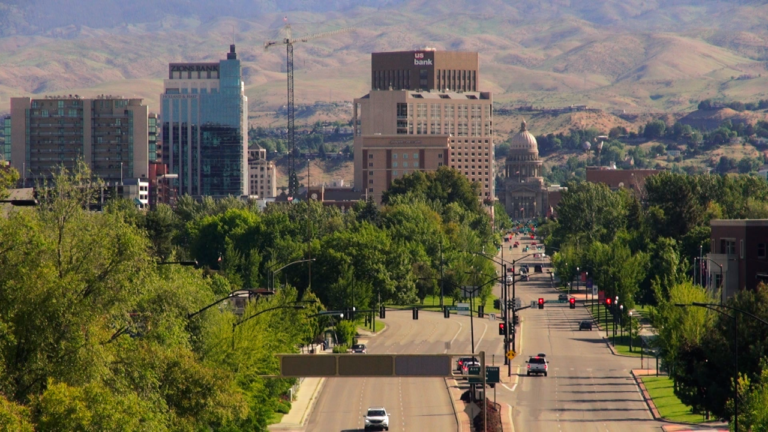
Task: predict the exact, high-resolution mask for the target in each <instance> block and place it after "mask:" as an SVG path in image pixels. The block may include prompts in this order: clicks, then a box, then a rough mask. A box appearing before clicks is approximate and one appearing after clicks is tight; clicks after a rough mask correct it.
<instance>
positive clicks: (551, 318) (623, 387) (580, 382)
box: [497, 240, 662, 432]
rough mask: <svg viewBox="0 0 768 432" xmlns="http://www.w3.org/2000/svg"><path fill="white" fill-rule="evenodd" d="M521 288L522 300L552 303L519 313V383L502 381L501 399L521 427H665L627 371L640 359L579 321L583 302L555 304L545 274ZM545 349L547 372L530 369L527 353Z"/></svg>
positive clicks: (623, 430)
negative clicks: (619, 352) (620, 352)
mask: <svg viewBox="0 0 768 432" xmlns="http://www.w3.org/2000/svg"><path fill="white" fill-rule="evenodd" d="M529 242H530V240H528V241H523V242H521V245H525V244H528V243H529ZM505 244H506V243H505ZM519 250H520V249H515V250H514V252H517V251H519ZM522 255H523V254H522V253H513V255H511V256H510V254H509V251H508V250H507V251H505V256H504V258H505V260H508V259H509V260H511V259H515V258H519V257H520V256H522ZM528 261H529V260H526V261H525V262H528ZM582 289H583V288H582ZM517 294H518V296H519V297H521V298H522V301H523V305H528V304H530V301H531V300H536V299H538V298H539V297H543V298H545V299H546V300H547V301H548V302H552V303H547V304H546V305H545V307H544V309H543V310H540V309H538V308H536V309H527V310H524V311H522V312H521V317H522V321H523V327H524V328H523V342H522V349H521V355H520V356H519V357H518V358H516V359H515V360H514V361H513V373H515V366H518V367H519V372H520V373H519V376H518V378H517V379H518V382H517V385H516V386H515V385H514V384H513V385H511V386H508V387H510V388H512V389H514V391H510V390H508V389H506V388H505V389H504V390H502V391H500V392H499V393H497V394H498V396H499V399H500V401H503V402H505V403H509V404H510V405H511V406H512V407H513V421H514V425H515V429H516V431H525V432H528V431H532V432H537V431H542V432H544V431H547V432H548V431H600V432H610V431H621V432H630V431H657V430H660V428H661V425H662V423H660V422H656V421H654V420H653V418H652V417H651V415H650V413H649V412H648V409H647V407H646V405H645V402H644V401H643V398H642V396H641V394H640V392H639V389H638V387H637V385H636V384H635V382H634V380H633V379H632V377H631V375H630V372H629V371H630V369H632V368H638V367H639V366H640V365H639V360H635V359H631V358H625V357H617V356H614V355H612V354H611V352H610V351H609V349H608V348H607V347H606V345H605V343H604V342H603V340H602V338H600V336H599V332H598V331H596V330H595V331H592V332H589V331H582V332H580V331H579V329H578V323H579V321H581V320H583V319H588V318H589V314H588V312H587V311H586V309H584V308H583V306H581V305H579V306H578V307H577V308H576V309H570V308H569V307H568V304H559V303H556V302H557V295H558V294H559V292H557V291H555V290H554V289H553V288H551V283H550V282H549V276H548V275H547V274H546V273H544V274H534V275H533V277H532V278H531V281H530V282H522V283H518V284H517ZM540 352H541V353H546V354H547V358H548V359H549V361H550V365H549V367H550V369H549V376H548V377H543V376H541V377H538V376H532V377H528V376H526V374H525V368H526V365H525V360H526V359H527V358H528V356H530V355H536V354H538V353H540Z"/></svg>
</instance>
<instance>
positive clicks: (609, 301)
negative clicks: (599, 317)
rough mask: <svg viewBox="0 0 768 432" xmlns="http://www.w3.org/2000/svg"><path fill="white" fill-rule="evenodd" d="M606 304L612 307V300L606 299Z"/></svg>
mask: <svg viewBox="0 0 768 432" xmlns="http://www.w3.org/2000/svg"><path fill="white" fill-rule="evenodd" d="M605 304H606V305H608V306H610V305H611V299H610V298H607V299H605Z"/></svg>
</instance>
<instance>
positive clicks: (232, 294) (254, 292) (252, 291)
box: [187, 288, 274, 319]
mask: <svg viewBox="0 0 768 432" xmlns="http://www.w3.org/2000/svg"><path fill="white" fill-rule="evenodd" d="M241 292H247V293H248V295H249V296H250V295H257V296H258V295H272V294H274V291H269V290H266V289H263V288H260V289H248V290H242V289H240V290H235V291H232V292H230V293H229V294H227V296H226V297H222V298H220V299H218V300H216V301H215V302H213V303H211V304H209V305H208V306H206V307H204V308H202V309H200V310H199V311H197V312H193V313H189V314H187V319H192V318H193V317H195V316H196V315H199V314H201V313H203V312H205V311H207V310H208V309H210V308H212V307H214V306H216V305H217V304H219V303H221V302H223V301H224V300H229V299H231V298H232V297H235V294H237V293H241Z"/></svg>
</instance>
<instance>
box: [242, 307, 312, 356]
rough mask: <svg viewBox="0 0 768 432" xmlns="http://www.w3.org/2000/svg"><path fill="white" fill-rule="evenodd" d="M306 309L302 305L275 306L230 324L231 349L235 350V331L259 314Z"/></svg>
mask: <svg viewBox="0 0 768 432" xmlns="http://www.w3.org/2000/svg"><path fill="white" fill-rule="evenodd" d="M306 308H307V307H306V306H304V305H295V304H294V305H282V306H275V307H271V308H269V309H264V310H263V311H259V312H256V313H255V314H253V315H251V316H249V317H248V318H246V319H244V320H240V321H238V322H235V323H232V349H235V329H236V328H237V326H239V325H240V324H245V323H246V322H247V321H250V320H252V319H254V318H256V317H257V316H259V315H261V314H264V313H267V312H271V311H274V310H278V309H297V310H298V309H306Z"/></svg>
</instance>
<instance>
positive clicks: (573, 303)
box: [569, 298, 576, 309]
mask: <svg viewBox="0 0 768 432" xmlns="http://www.w3.org/2000/svg"><path fill="white" fill-rule="evenodd" d="M569 301H570V302H571V309H576V299H575V298H571V299H570V300H569Z"/></svg>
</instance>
